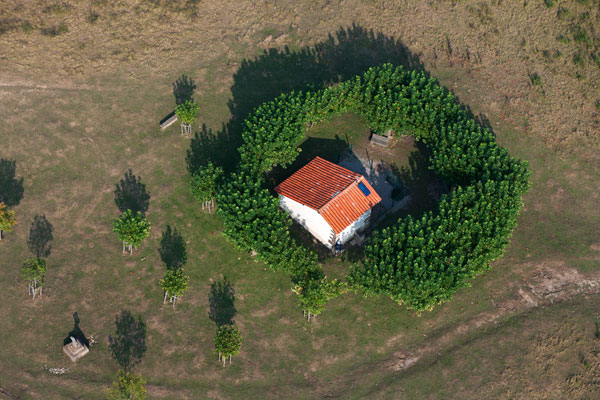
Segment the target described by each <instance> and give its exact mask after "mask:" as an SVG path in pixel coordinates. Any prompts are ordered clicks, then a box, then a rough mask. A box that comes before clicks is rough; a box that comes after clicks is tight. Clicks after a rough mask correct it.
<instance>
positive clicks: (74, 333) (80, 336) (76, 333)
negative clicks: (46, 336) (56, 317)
mask: <svg viewBox="0 0 600 400" xmlns="http://www.w3.org/2000/svg"><path fill="white" fill-rule="evenodd" d="M73 321H74V324H75V325H74V326H73V329H72V330H71V332H69V334H68V335H67V337H66V338H65V339H64V340H63V346H64V345H67V344H69V343H71V337H74V338H75V339H76V340H77V341H79V343H82V344H84V345H85V346H86V347H90V341H89V340H88V339H87V338H86V337H85V334H84V333H83V331H82V330H81V328H80V327H79V315H78V313H77V311H75V312H74V313H73Z"/></svg>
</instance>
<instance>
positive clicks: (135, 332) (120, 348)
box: [108, 310, 146, 372]
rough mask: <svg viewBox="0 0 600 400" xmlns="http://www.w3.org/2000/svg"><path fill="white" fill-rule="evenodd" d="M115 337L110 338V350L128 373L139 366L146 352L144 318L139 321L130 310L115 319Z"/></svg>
mask: <svg viewBox="0 0 600 400" xmlns="http://www.w3.org/2000/svg"><path fill="white" fill-rule="evenodd" d="M115 325H116V327H117V330H116V331H115V336H109V337H108V342H109V346H108V348H109V350H110V353H111V354H112V356H113V358H114V359H115V361H116V362H117V363H118V364H119V365H120V366H121V368H122V369H123V370H124V371H126V372H128V371H131V369H132V368H133V367H134V366H135V365H137V364H138V363H139V362H140V361H141V360H142V356H143V355H144V353H145V352H146V324H145V323H144V321H142V317H141V316H138V317H137V319H136V318H135V317H134V316H133V315H132V314H131V312H130V311H128V310H123V311H121V312H120V313H119V314H117V316H116V318H115Z"/></svg>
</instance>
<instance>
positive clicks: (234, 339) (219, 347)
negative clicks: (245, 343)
mask: <svg viewBox="0 0 600 400" xmlns="http://www.w3.org/2000/svg"><path fill="white" fill-rule="evenodd" d="M241 347H242V334H241V332H240V330H239V329H238V328H236V327H235V326H227V325H223V326H220V327H218V328H217V334H216V335H215V353H216V354H218V356H219V361H223V366H225V361H226V360H227V358H229V364H231V357H232V356H235V355H236V354H238V353H239V352H240V348H241Z"/></svg>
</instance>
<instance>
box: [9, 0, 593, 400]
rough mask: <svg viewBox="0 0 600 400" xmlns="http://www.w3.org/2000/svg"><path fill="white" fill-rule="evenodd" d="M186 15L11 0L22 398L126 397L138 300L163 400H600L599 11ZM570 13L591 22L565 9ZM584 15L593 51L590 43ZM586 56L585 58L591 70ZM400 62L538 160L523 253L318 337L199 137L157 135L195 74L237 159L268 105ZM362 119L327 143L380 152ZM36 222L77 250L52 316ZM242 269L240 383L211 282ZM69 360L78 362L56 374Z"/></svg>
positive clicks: (324, 6)
mask: <svg viewBox="0 0 600 400" xmlns="http://www.w3.org/2000/svg"><path fill="white" fill-rule="evenodd" d="M167 4H168V3H167V2H164V1H159V0H153V1H133V0H126V1H123V2H119V3H114V4H113V3H112V2H107V1H102V0H98V1H92V2H90V3H89V4H88V3H86V4H83V3H79V2H70V1H64V2H57V3H56V5H58V6H57V7H48V8H47V7H46V6H47V4H45V3H43V2H41V1H40V2H23V1H16V0H13V1H9V2H6V3H3V4H2V5H0V10H1V11H2V17H0V50H2V51H0V60H2V62H1V63H0V110H2V124H1V125H0V158H5V159H14V160H16V161H17V176H21V177H23V178H24V189H25V193H24V197H23V199H22V200H21V202H20V204H19V205H18V206H17V207H15V211H16V217H17V220H18V225H17V226H16V228H15V230H14V232H12V233H8V234H6V237H5V240H2V242H0V290H1V292H2V293H3V300H4V303H3V306H2V307H1V308H0V321H2V322H1V323H0V338H1V346H0V388H1V389H2V391H0V393H2V395H3V396H6V397H7V398H11V397H12V398H33V399H63V398H79V399H100V398H103V396H104V390H105V388H107V387H108V386H109V385H110V383H111V381H112V380H113V379H114V376H115V374H116V371H117V364H116V363H115V362H114V361H113V360H112V359H111V357H110V355H109V352H108V351H107V347H108V336H109V335H111V334H113V333H114V329H115V328H114V318H115V316H116V315H117V313H118V312H120V311H121V310H122V309H129V310H131V311H132V312H133V313H134V315H137V314H140V315H141V316H142V318H143V320H144V321H145V322H146V324H147V327H148V336H147V348H148V350H147V352H146V353H145V355H144V357H143V359H142V362H141V363H140V365H139V366H138V367H136V369H135V372H137V373H140V374H142V375H143V376H144V377H145V378H146V379H147V381H148V393H149V397H151V398H164V399H180V398H181V399H186V398H188V399H196V398H218V399H235V398H240V399H245V398H322V397H334V398H407V399H410V398H415V399H421V398H431V399H437V398H481V394H484V395H485V396H486V397H488V398H536V396H537V398H582V399H583V398H594V397H596V396H597V395H598V392H599V390H598V388H597V384H596V383H595V382H597V380H598V378H599V375H598V368H597V365H598V360H597V356H595V354H596V352H597V347H598V339H596V337H595V336H594V323H595V322H596V321H597V320H598V318H599V317H598V315H597V313H596V311H594V310H595V309H597V307H598V301H599V300H598V294H597V291H598V287H600V286H599V285H600V271H599V269H598V266H599V263H600V241H599V239H598V227H599V226H600V213H598V208H597V204H598V201H599V192H600V172H599V171H600V169H598V161H599V159H600V158H599V157H598V154H600V152H599V151H598V148H599V147H600V146H599V144H600V141H599V140H598V134H597V129H598V127H599V126H600V119H599V118H600V110H598V109H597V108H596V101H597V100H600V98H597V97H599V96H598V93H600V90H599V80H598V77H599V76H600V74H599V73H598V72H599V71H600V69H599V68H598V67H597V66H596V65H595V64H594V62H593V59H592V58H591V54H592V53H594V52H595V51H596V50H595V47H594V46H596V45H597V43H598V38H597V35H598V33H597V32H595V30H594V29H597V28H595V26H596V25H597V24H596V25H594V24H593V22H594V21H597V18H598V15H599V13H598V2H597V1H589V2H579V1H575V0H573V1H561V2H557V4H555V5H553V6H552V7H546V6H545V5H544V2H527V3H526V4H525V5H522V4H520V5H519V7H513V5H512V4H509V2H496V1H483V2H478V3H470V2H449V1H442V2H433V3H431V4H429V3H424V2H419V1H411V2H407V4H404V3H403V5H399V4H398V5H396V4H388V3H387V2H382V1H370V2H361V1H346V2H344V3H343V4H342V3H338V2H322V3H319V6H318V7H316V6H315V5H314V4H312V3H309V2H306V3H302V4H298V3H297V2H291V1H290V2H287V1H284V2H271V1H264V2H244V1H237V2H213V1H205V2H194V1H187V2H184V1H177V2H173V3H172V4H171V5H170V6H168V5H167ZM561 7H562V9H568V10H569V14H568V15H567V14H565V12H564V11H563V12H561V13H560V15H561V16H560V17H559V12H558V10H559V9H561ZM586 12H587V13H589V15H588V16H587V17H582V14H584V13H586ZM91 14H94V15H96V14H97V15H98V18H96V19H94V18H93V17H90V15H91ZM580 18H584V21H588V22H585V24H583V25H582V26H584V27H585V29H586V31H587V36H585V37H587V38H588V39H587V41H588V42H589V43H586V40H585V37H584V36H582V35H583V34H581V32H577V31H575V32H573V31H572V30H571V27H572V25H573V24H575V23H576V22H577V21H578V20H579V19H580ZM92 20H93V22H90V21H92ZM25 22H28V23H29V25H27V24H25ZM63 24H64V25H65V26H66V27H67V31H65V29H64V28H63V29H62V31H61V29H60V27H61V26H62V25H63ZM29 26H31V29H30V28H29ZM52 27H55V28H56V31H55V33H56V35H54V34H53V33H52V32H54V31H52V30H51V29H50V28H52ZM525 28H526V29H525ZM42 29H45V30H42ZM371 30H372V33H371ZM522 32H527V35H526V38H525V37H524V36H523V35H524V34H523V33H522ZM575 34H577V38H579V39H577V40H576V39H575ZM560 35H565V36H568V38H569V40H568V41H566V40H562V41H560V40H558V39H557V37H559V36H560ZM522 39H524V40H525V43H524V44H522V43H523V41H522ZM286 46H287V48H286ZM544 50H548V51H549V52H550V53H549V54H550V55H552V54H555V52H554V50H559V51H560V53H561V56H560V57H545V56H544V54H545V53H544ZM578 53H581V56H582V57H584V56H585V57H586V58H584V60H585V62H584V64H583V65H580V64H581V63H580V62H578V63H575V64H574V61H573V60H574V55H575V54H578ZM383 61H392V62H395V63H398V64H403V65H407V66H410V67H415V68H423V69H425V70H427V71H428V72H429V73H430V74H432V75H433V76H435V77H437V78H438V79H439V80H440V81H441V83H442V84H444V85H446V86H447V87H448V88H450V89H451V90H452V91H454V93H455V94H456V95H457V96H458V98H459V99H460V101H461V102H462V103H463V104H465V105H466V106H467V107H469V108H470V109H471V111H472V113H473V114H474V115H475V116H477V117H478V118H479V119H480V120H481V121H482V123H484V124H487V125H488V126H490V127H491V128H492V129H493V131H494V133H495V134H496V137H497V140H498V142H499V143H500V144H501V145H503V146H506V147H507V148H508V149H509V150H510V152H511V153H512V154H513V155H515V156H516V157H518V158H521V159H525V160H527V161H529V163H530V169H531V171H532V189H531V191H530V192H529V193H528V194H527V196H526V198H525V209H524V211H523V213H522V215H521V217H520V219H519V226H518V228H517V229H516V231H515V232H514V235H513V239H512V242H511V245H510V247H509V249H508V251H507V253H506V255H505V257H504V258H502V259H501V260H499V261H498V262H496V263H494V265H493V268H492V269H491V271H489V272H488V273H486V274H485V275H483V276H481V277H479V278H477V279H476V280H474V281H473V285H472V287H470V288H466V289H463V290H461V291H460V292H459V293H457V295H456V296H455V297H454V298H453V300H452V301H451V302H449V303H446V304H444V305H441V306H439V307H437V308H435V309H434V310H433V311H432V312H429V313H424V314H422V315H419V316H418V315H415V314H413V313H411V312H409V311H407V310H406V309H405V308H403V307H400V306H398V305H397V304H395V303H393V302H392V301H391V300H389V299H387V298H384V297H378V298H366V299H365V298H362V297H361V296H360V295H358V294H347V295H344V296H341V297H339V298H337V299H335V300H334V301H332V302H331V303H330V304H328V305H327V307H326V309H325V311H324V313H323V314H322V315H319V316H318V317H317V318H316V320H315V321H314V322H313V323H311V324H308V323H307V322H306V321H305V320H304V319H303V318H302V314H301V312H300V309H299V307H298V306H297V304H296V298H295V295H294V294H293V293H292V292H291V291H290V282H289V279H288V278H287V277H286V276H285V275H284V274H279V273H274V272H271V271H268V270H265V267H264V266H263V265H261V264H260V263H258V262H256V261H255V260H254V259H253V258H252V257H250V256H249V255H248V254H244V253H241V252H238V251H237V250H235V249H234V248H233V246H232V245H231V244H230V243H228V242H227V241H226V240H225V239H224V238H223V236H222V235H221V231H222V224H221V221H220V220H219V218H218V217H217V216H215V215H210V214H206V213H204V212H202V210H200V207H199V204H198V203H196V202H195V201H194V200H193V198H192V197H191V194H190V193H189V189H188V175H187V169H186V167H187V166H186V159H185V157H186V151H187V150H188V148H189V146H190V141H189V140H187V139H185V138H183V137H181V136H180V135H179V134H178V128H176V127H172V128H169V129H168V130H166V131H160V129H159V128H158V121H159V120H160V119H161V118H163V117H164V116H165V115H166V114H168V113H169V112H170V111H172V109H173V107H174V103H175V101H174V97H173V91H172V84H173V82H175V80H176V79H177V78H178V77H180V76H181V75H182V74H185V75H186V76H188V77H190V78H192V79H193V80H194V82H195V85H196V88H195V98H196V99H197V101H198V103H199V104H200V109H201V111H200V118H199V122H198V124H197V125H196V126H195V129H197V130H198V131H199V132H201V133H202V132H204V134H203V135H201V137H202V138H203V139H195V142H194V143H204V144H206V143H208V144H209V145H210V146H209V149H210V151H213V152H216V153H217V154H218V155H220V156H222V158H223V160H227V161H228V162H229V168H233V165H234V163H235V158H236V153H235V148H236V147H237V145H238V144H239V140H240V139H239V134H240V126H241V123H242V121H243V119H244V117H245V116H246V115H247V114H248V113H249V112H250V111H251V110H252V109H253V108H254V107H256V106H257V105H259V104H260V103H261V102H263V101H265V100H269V99H271V98H273V97H275V96H276V95H277V94H279V93H281V92H283V91H288V90H294V89H300V88H304V87H305V86H306V85H307V84H310V85H313V86H314V87H318V86H321V85H328V84H334V83H336V82H338V81H339V80H341V79H345V78H348V77H351V76H353V75H354V74H356V73H358V72H360V71H362V70H363V69H365V68H367V67H368V66H370V65H375V64H378V63H381V62H383ZM533 73H537V74H539V76H540V77H541V80H537V79H531V76H533V75H532V74H533ZM577 74H578V75H577ZM353 118H354V117H348V116H346V117H342V118H341V119H339V120H335V121H332V122H331V124H330V125H328V126H321V127H316V128H315V129H316V131H315V132H316V133H315V135H316V136H318V135H319V133H318V132H321V136H324V137H329V138H331V135H332V134H333V135H335V134H336V133H335V131H336V130H340V131H341V130H346V131H348V132H351V133H352V132H354V134H355V135H356V138H355V137H352V140H357V142H355V143H360V140H364V136H361V132H362V130H363V128H361V127H360V123H359V121H355V120H353ZM202 125H204V126H205V127H204V128H201V126H202ZM345 126H347V128H345ZM319 129H321V130H320V131H319ZM405 155H408V153H407V154H405ZM129 168H131V169H132V170H133V173H134V174H136V175H139V176H141V178H142V181H143V182H144V183H145V184H146V185H147V189H148V191H149V192H150V195H151V200H150V208H149V211H148V218H149V220H150V222H151V223H152V231H151V235H150V238H149V239H148V240H146V241H145V242H144V244H143V245H142V247H141V248H140V249H139V250H136V251H134V255H133V256H128V255H122V254H121V246H120V243H119V242H118V240H117V238H116V237H115V235H114V234H113V233H112V232H111V221H112V218H114V217H115V216H117V214H118V210H117V207H116V206H115V203H114V200H113V192H114V185H115V184H116V183H118V181H119V179H121V178H122V176H123V174H124V173H125V172H126V171H127V170H128V169H129ZM36 214H45V215H46V216H47V218H48V219H49V221H50V222H51V223H52V224H53V226H54V241H53V243H52V247H53V248H52V254H51V255H50V257H49V258H48V265H49V270H48V274H47V282H46V287H45V289H44V295H43V297H42V298H41V299H38V300H36V301H35V302H34V301H31V300H30V299H28V297H27V287H26V283H25V282H23V281H22V280H21V279H20V277H19V268H20V265H21V263H22V261H23V259H24V258H25V257H28V256H29V252H28V250H27V245H26V240H27V235H28V231H29V226H30V223H31V221H32V220H33V217H34V215H36ZM166 225H170V226H172V227H177V229H178V230H179V231H180V232H182V234H183V236H184V238H185V239H186V240H187V241H188V242H189V243H188V244H187V246H188V247H187V249H188V253H189V259H188V263H187V265H186V273H187V274H188V275H190V279H191V281H190V290H189V291H188V293H186V295H185V296H184V297H183V299H182V301H181V303H179V304H178V307H177V309H176V310H173V309H172V308H170V307H169V306H163V305H162V293H161V290H160V288H159V286H158V280H159V279H160V277H161V276H162V274H163V272H164V270H165V267H164V265H163V264H162V262H161V260H160V257H159V254H158V251H157V249H158V247H159V241H160V237H161V234H162V232H163V231H164V229H165V227H166ZM334 262H337V261H334ZM344 265H345V264H344ZM338 267H339V266H333V267H331V268H330V269H328V270H327V271H328V272H329V271H330V270H331V271H335V270H336V268H338ZM342 267H343V266H342ZM327 268H329V267H327ZM223 276H226V277H227V278H228V279H229V280H230V281H231V282H232V283H233V286H234V288H235V307H236V309H237V314H236V316H235V321H236V324H237V325H238V326H239V327H240V329H241V331H242V334H243V336H244V344H243V346H242V352H241V354H240V355H239V356H238V357H235V358H234V359H233V364H232V365H231V366H228V367H226V368H222V367H220V366H219V364H218V362H217V360H216V356H215V355H214V354H213V353H212V347H213V344H212V338H213V335H214V332H215V324H214V323H213V322H212V321H211V320H210V318H209V316H208V313H209V299H208V298H209V291H210V284H211V282H213V281H216V280H219V279H222V277H223ZM74 312H77V313H78V315H79V318H80V319H81V323H80V328H81V329H82V331H83V332H84V333H85V334H86V335H88V336H89V335H94V336H95V337H96V338H97V339H98V341H99V343H98V344H97V345H95V346H94V347H93V348H92V349H91V352H90V354H89V355H87V356H86V357H85V358H84V359H82V360H81V361H79V362H78V363H77V364H72V363H71V362H70V361H69V360H68V359H67V358H66V356H65V355H64V354H63V353H62V350H61V346H62V344H63V339H64V338H65V336H67V334H68V333H69V331H70V330H71V329H73V318H72V314H73V313H74ZM581 354H583V356H582V355H581ZM545 365H547V367H543V366H545ZM594 366H596V367H594ZM57 367H66V368H68V369H69V371H68V372H67V373H65V374H63V375H53V374H51V373H50V372H49V368H57ZM541 375H546V377H545V378H542V377H541ZM449 388H455V390H450V389H449ZM7 393H8V394H7Z"/></svg>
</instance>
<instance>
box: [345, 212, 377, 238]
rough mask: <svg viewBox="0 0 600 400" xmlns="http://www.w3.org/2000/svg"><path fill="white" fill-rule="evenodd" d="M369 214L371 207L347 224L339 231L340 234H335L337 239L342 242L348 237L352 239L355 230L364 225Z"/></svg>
mask: <svg viewBox="0 0 600 400" xmlns="http://www.w3.org/2000/svg"><path fill="white" fill-rule="evenodd" d="M370 216H371V209H368V210H367V212H365V213H364V214H363V215H361V216H360V217H358V219H357V220H356V221H354V222H353V223H351V224H350V225H348V226H347V227H346V229H344V230H343V231H341V232H340V234H339V235H338V236H337V239H339V240H340V242H341V243H342V244H344V243H346V242H348V241H349V240H350V239H352V237H353V236H354V234H355V233H356V231H358V230H359V229H361V228H362V227H364V226H365V224H366V223H367V221H368V220H369V217H370Z"/></svg>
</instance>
